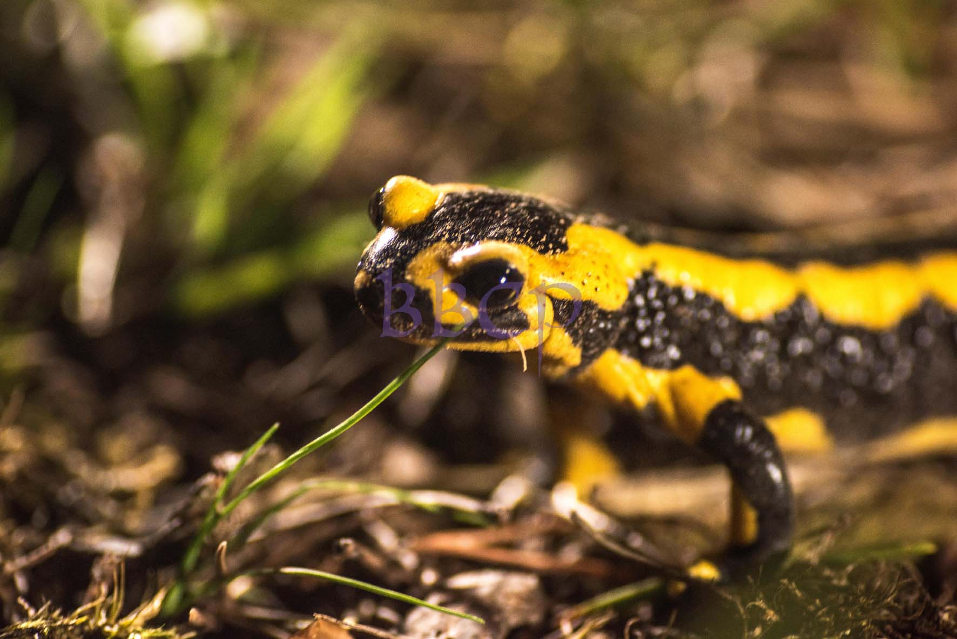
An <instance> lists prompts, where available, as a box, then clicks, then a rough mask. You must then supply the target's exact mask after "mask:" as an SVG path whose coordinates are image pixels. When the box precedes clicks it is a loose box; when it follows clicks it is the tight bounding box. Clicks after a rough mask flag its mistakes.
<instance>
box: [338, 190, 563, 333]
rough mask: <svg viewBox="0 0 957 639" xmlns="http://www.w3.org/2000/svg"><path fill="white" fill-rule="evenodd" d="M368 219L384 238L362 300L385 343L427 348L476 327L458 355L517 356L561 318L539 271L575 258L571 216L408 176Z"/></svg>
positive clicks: (363, 264)
mask: <svg viewBox="0 0 957 639" xmlns="http://www.w3.org/2000/svg"><path fill="white" fill-rule="evenodd" d="M369 217H370V219H371V220H372V222H373V224H375V225H376V227H377V228H378V229H379V233H378V235H377V236H376V238H375V239H374V240H373V241H372V242H371V243H370V244H369V246H368V247H367V248H366V250H365V251H364V252H363V254H362V258H361V260H360V262H359V266H358V271H357V275H356V281H355V290H356V299H357V300H358V302H359V306H360V308H361V309H362V312H363V313H364V314H365V315H366V316H367V317H368V318H369V319H370V320H371V321H373V322H374V323H376V325H378V326H379V327H381V330H382V332H383V334H384V335H389V336H392V337H401V338H403V339H406V340H409V341H414V342H420V343H427V342H430V341H432V340H434V339H435V338H436V337H441V336H444V335H446V334H448V333H443V327H444V328H445V329H451V328H453V327H455V326H457V325H459V324H460V323H461V322H462V321H463V320H469V319H471V320H474V321H472V323H471V324H470V325H469V326H468V328H466V329H465V331H464V332H463V333H462V334H461V335H459V336H457V337H456V338H455V340H454V343H453V344H452V346H453V347H455V346H459V347H460V348H468V349H471V350H490V351H514V350H518V349H519V348H534V347H536V346H538V345H539V344H540V343H541V342H542V341H544V340H545V339H547V337H548V334H549V332H550V328H549V324H550V323H551V319H552V313H553V310H552V300H551V298H550V297H549V295H548V294H543V293H544V292H545V290H546V289H544V288H542V287H543V285H547V284H550V283H552V279H550V277H549V276H550V274H549V273H545V272H543V269H542V268H541V266H540V265H539V263H538V262H539V257H540V256H541V255H548V254H550V253H552V254H554V253H559V252H561V251H563V250H565V249H566V248H567V245H566V243H565V237H564V234H565V229H566V228H567V227H568V226H569V224H570V218H569V217H568V216H566V215H565V214H564V213H563V212H561V211H558V210H556V209H555V208H554V207H553V206H550V205H547V204H545V203H544V202H542V201H540V200H537V199H535V198H531V197H528V196H524V195H519V194H514V193H506V192H502V191H497V190H495V191H493V190H490V189H487V188H483V187H479V186H472V185H457V184H455V185H436V186H433V185H429V184H426V183H424V182H420V181H419V180H415V179H414V178H408V177H404V176H400V177H396V178H393V179H392V180H390V181H389V182H388V183H387V184H386V185H385V186H384V187H383V188H382V189H380V190H379V191H378V192H376V194H374V195H373V197H372V199H371V201H370V204H369ZM535 291H538V293H536V292H535ZM549 292H552V293H554V292H555V291H549ZM410 293H411V294H412V300H411V302H410V301H409V300H408V299H407V297H408V294H410ZM407 304H408V305H407ZM440 307H441V309H442V311H443V312H442V313H441V317H440V319H441V322H440V323H436V321H435V319H436V315H437V313H436V309H438V308H440ZM390 311H391V312H390Z"/></svg>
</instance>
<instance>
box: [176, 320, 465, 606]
mask: <svg viewBox="0 0 957 639" xmlns="http://www.w3.org/2000/svg"><path fill="white" fill-rule="evenodd" d="M446 342H448V338H446V339H444V340H442V341H440V342H439V343H438V344H436V345H435V346H433V347H432V348H430V349H429V350H428V352H426V353H425V354H424V355H422V356H421V357H419V358H418V359H416V360H415V361H414V362H412V364H410V365H409V366H408V368H406V369H405V370H404V371H403V372H402V373H401V374H399V375H398V376H397V377H396V378H395V379H393V380H392V381H391V382H390V383H389V384H388V385H386V386H385V388H383V389H382V390H381V391H379V392H378V393H377V394H376V396H375V397H373V398H372V399H371V400H369V401H368V402H366V403H365V405H363V406H362V408H360V409H359V410H357V411H356V412H355V413H353V414H352V415H351V416H349V417H348V418H347V419H346V420H344V421H342V422H340V423H339V424H337V425H336V426H335V427H333V428H331V429H329V430H328V431H326V432H325V433H323V434H322V435H320V436H319V437H317V438H316V439H314V440H312V441H311V442H309V443H308V444H306V445H305V446H303V447H301V448H300V449H299V450H297V451H296V452H294V453H292V454H291V455H289V456H288V457H286V458H285V459H284V460H282V461H281V462H279V463H278V464H276V465H275V466H273V467H272V468H270V469H269V470H267V471H266V472H265V473H263V474H262V475H260V476H259V477H257V478H256V479H254V480H253V481H252V482H250V483H249V484H248V485H247V486H246V487H245V488H243V490H241V491H240V492H239V494H238V495H237V496H236V497H235V498H233V499H232V500H231V501H230V502H229V503H227V504H226V505H225V506H222V507H221V508H220V507H219V505H220V504H221V503H222V499H223V498H224V496H225V493H226V490H227V489H228V488H229V484H230V483H232V481H233V479H235V474H236V473H237V472H238V470H239V469H240V468H241V467H242V466H243V465H244V464H245V463H246V461H248V459H249V458H250V457H251V456H252V455H253V454H254V453H255V452H256V451H257V450H259V448H261V447H262V445H263V444H265V443H266V441H268V440H269V438H270V437H271V436H272V434H273V433H274V432H275V430H276V428H277V425H274V426H273V427H272V428H270V429H269V430H268V431H266V433H264V434H263V436H262V437H260V438H259V439H258V440H257V441H256V443H254V444H253V445H252V446H250V447H249V448H248V449H247V450H246V452H245V453H243V456H242V458H240V460H239V463H237V465H236V467H234V468H233V471H231V472H230V474H229V475H227V477H226V479H224V482H223V484H224V485H221V486H220V488H219V490H218V491H217V493H216V498H215V499H214V501H213V504H212V505H211V506H210V508H209V510H207V511H206V516H205V518H204V520H203V523H202V524H201V526H200V529H199V531H198V532H197V534H196V537H194V539H193V541H192V542H191V543H190V546H189V548H188V549H187V551H186V553H185V554H184V555H183V559H182V561H181V562H180V576H179V578H178V579H177V581H176V582H175V583H174V584H173V585H172V586H171V587H170V589H169V592H168V593H167V596H166V598H165V600H164V602H163V614H165V615H167V616H172V615H175V614H177V613H178V612H180V611H181V610H182V609H183V608H184V607H185V605H187V603H188V599H189V595H188V593H187V592H186V579H187V578H188V577H189V576H190V574H191V573H192V572H193V571H194V570H195V569H196V566H197V565H198V563H199V556H200V552H201V551H202V547H203V544H204V543H205V542H206V539H207V537H208V536H209V534H210V533H211V532H212V530H213V529H214V528H215V527H216V524H218V523H219V522H220V521H222V520H223V519H224V518H226V517H228V516H229V514H230V513H232V511H233V510H235V509H236V507H237V506H239V505H240V504H241V503H242V502H243V501H244V500H246V499H247V498H248V497H249V496H250V495H252V494H254V493H255V492H257V491H259V490H261V489H262V488H264V487H265V486H266V485H268V484H269V483H270V482H271V481H272V480H274V479H275V478H276V477H278V476H279V475H281V474H282V473H284V472H285V471H287V470H289V469H290V468H291V467H292V466H293V465H294V464H295V463H296V462H298V461H299V460H300V459H302V458H303V457H305V456H306V455H309V454H310V453H312V452H315V451H316V450H318V449H319V448H322V447H323V446H325V445H326V444H328V443H329V442H331V441H332V440H333V439H335V438H337V437H339V436H340V435H342V434H343V433H345V432H346V431H348V430H349V429H350V428H352V427H353V426H355V425H356V424H357V423H358V422H359V421H361V420H362V418H363V417H365V416H366V415H368V414H369V413H371V412H372V411H373V410H374V409H375V408H376V407H377V406H378V405H379V404H381V403H382V402H383V401H385V400H386V398H388V397H389V396H390V395H392V393H394V392H395V391H396V390H398V389H399V387H401V386H402V384H404V383H405V381H406V380H407V379H409V377H411V376H412V375H414V374H415V372H416V371H418V370H419V369H420V368H422V366H423V365H424V364H425V363H426V362H427V361H429V360H430V359H431V358H432V357H434V356H435V354H436V353H438V352H439V351H440V350H441V349H442V348H443V347H444V346H445V344H446ZM227 481H228V482H229V483H227Z"/></svg>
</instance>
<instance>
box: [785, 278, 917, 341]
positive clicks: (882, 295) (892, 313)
mask: <svg viewBox="0 0 957 639" xmlns="http://www.w3.org/2000/svg"><path fill="white" fill-rule="evenodd" d="M797 276H798V278H799V280H800V282H801V290H802V291H803V292H804V293H805V294H806V295H807V296H808V298H809V299H810V300H811V302H812V303H813V304H814V306H815V308H817V309H819V310H820V311H821V314H822V315H824V316H825V317H827V318H828V319H830V320H831V321H834V322H837V323H838V324H845V325H861V326H866V327H868V328H872V329H877V330H880V329H882V328H884V329H886V328H891V327H892V326H894V325H895V324H897V323H898V322H900V320H901V318H903V317H904V316H906V315H908V314H910V313H913V312H914V311H915V310H917V307H918V306H920V302H921V299H923V297H924V296H925V295H927V294H928V293H930V290H929V287H928V286H927V282H926V281H925V280H924V278H923V277H921V273H920V269H919V268H917V267H915V266H914V265H913V264H906V263H904V262H899V261H886V262H877V263H875V264H868V265H867V266H857V267H853V268H845V267H841V266H834V265H832V264H826V263H824V262H809V263H807V264H802V265H801V266H800V267H799V268H798V271H797Z"/></svg>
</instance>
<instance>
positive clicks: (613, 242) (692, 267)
mask: <svg viewBox="0 0 957 639" xmlns="http://www.w3.org/2000/svg"><path fill="white" fill-rule="evenodd" d="M422 203H425V204H422ZM370 217H371V219H372V220H373V223H374V224H376V226H377V227H378V228H379V229H380V233H379V235H378V236H377V238H376V240H375V241H373V242H372V243H371V244H370V245H369V247H368V248H367V249H366V251H365V252H364V253H363V256H362V259H361V261H360V263H359V268H358V274H357V277H356V296H357V299H358V301H359V304H360V306H361V308H362V310H363V311H364V313H365V314H366V315H367V316H369V318H370V319H372V320H373V321H374V322H376V323H377V324H378V325H380V326H381V327H382V328H383V331H384V332H385V331H388V330H389V329H393V330H395V331H401V332H402V333H403V335H402V336H403V337H404V338H405V339H408V340H410V341H414V342H424V343H428V342H430V341H434V338H435V330H436V324H435V323H434V320H435V317H436V315H439V316H440V317H441V318H442V319H443V322H442V325H445V326H449V325H453V324H455V322H447V321H445V320H446V319H447V318H446V316H445V314H444V312H445V309H446V305H445V302H444V301H442V299H441V298H440V297H437V295H438V293H431V294H430V291H429V290H428V289H429V287H430V283H431V280H429V279H428V278H426V277H425V276H424V275H423V274H422V271H423V269H426V270H427V268H426V267H423V266H422V264H426V265H428V268H438V269H439V270H441V271H442V272H443V273H445V271H448V272H450V275H448V277H446V281H453V282H454V281H456V279H455V278H456V277H457V276H461V274H462V272H465V271H467V270H468V269H469V268H472V267H473V266H474V265H475V264H480V263H482V261H483V260H484V261H486V262H487V264H486V265H488V264H492V262H491V261H490V260H493V259H494V260H497V261H496V262H494V263H495V264H504V263H509V264H510V266H511V267H512V271H513V272H518V273H521V279H520V283H521V284H523V285H524V288H523V289H522V294H523V295H531V291H533V290H535V291H537V290H544V291H545V292H546V294H545V295H544V297H542V296H541V294H540V295H539V305H538V307H537V308H538V310H537V311H534V304H531V305H530V304H528V303H523V302H521V299H525V297H522V296H519V298H517V299H516V300H515V302H514V303H510V304H507V305H504V306H501V307H496V308H488V309H486V308H481V309H480V308H473V309H472V310H473V311H478V310H481V311H482V312H485V313H486V314H487V315H488V318H489V319H490V320H491V322H492V323H493V324H494V326H495V327H497V328H499V329H507V330H508V331H510V339H502V338H501V337H498V338H496V339H493V338H490V337H489V335H488V334H487V333H486V330H485V328H483V326H481V325H479V323H473V324H472V325H470V326H469V327H467V328H466V329H465V330H464V331H463V332H462V333H461V334H460V335H458V336H457V337H456V338H455V339H454V340H453V341H452V343H451V344H450V345H451V346H452V347H454V348H460V349H466V350H489V351H506V350H517V349H518V348H523V349H524V348H530V347H535V346H538V347H539V348H540V349H541V353H542V354H543V357H544V363H545V368H544V371H545V373H546V374H548V375H549V376H551V377H556V378H565V379H569V380H571V381H575V382H580V383H582V384H584V385H587V386H591V387H593V388H596V389H597V390H598V391H599V392H603V393H604V394H606V395H607V396H608V397H609V398H611V399H614V400H616V401H619V402H623V403H625V404H627V405H630V406H631V407H632V408H634V409H635V410H636V411H637V412H638V413H639V414H641V415H642V416H650V417H652V418H655V417H656V418H657V419H658V420H659V421H660V422H661V423H662V424H663V425H664V426H665V427H666V428H669V429H671V430H672V431H673V432H675V433H676V434H677V435H678V436H679V437H681V438H683V439H684V440H685V441H687V442H688V443H690V444H692V445H695V446H697V447H699V448H701V449H702V450H704V451H706V452H708V453H710V454H711V455H712V456H714V457H715V458H716V459H717V460H719V461H720V462H721V463H723V464H724V465H725V466H727V468H728V469H729V471H730V474H731V477H732V480H733V482H734V485H735V486H736V488H737V491H738V494H739V495H740V496H742V497H743V500H744V503H745V506H746V507H745V508H743V509H741V508H739V509H738V510H739V511H740V512H743V513H745V515H742V517H744V518H745V519H747V514H748V512H749V511H750V513H751V514H753V519H754V524H755V525H750V526H749V525H748V523H747V522H746V521H743V520H742V521H738V522H736V524H737V529H738V531H739V534H738V535H737V536H735V535H733V540H732V541H733V542H734V543H736V544H738V547H737V548H736V553H735V554H736V556H737V557H738V559H739V560H742V561H743V562H744V563H745V564H754V563H756V562H758V561H761V560H764V559H767V558H770V557H773V556H777V555H780V554H781V553H783V552H785V551H786V550H787V549H788V548H789V546H790V543H791V538H792V535H793V527H794V510H793V503H792V502H793V499H792V495H791V489H790V485H789V482H788V478H787V472H786V467H785V463H784V460H783V458H782V455H781V451H780V447H779V445H778V442H777V441H776V439H775V435H774V434H772V432H771V429H770V428H769V426H771V427H773V426H774V423H775V421H774V416H775V415H776V414H779V413H782V412H783V411H787V410H790V409H795V408H803V409H807V410H808V411H810V413H812V414H813V415H814V416H815V418H816V419H819V423H822V424H824V426H821V428H825V429H826V433H825V438H826V439H833V440H837V441H841V440H860V439H862V438H867V437H873V436H877V435H882V434H886V433H888V432H891V431H893V430H896V429H902V428H905V427H907V426H908V425H911V424H914V423H916V422H919V421H921V420H924V419H927V418H931V417H935V416H954V415H957V392H955V390H957V383H955V378H957V291H955V288H954V287H957V219H955V220H953V222H952V223H951V224H948V225H945V226H944V227H943V228H940V229H938V232H937V233H935V234H934V236H933V237H930V238H925V239H923V240H921V238H919V237H908V238H907V241H903V240H902V239H901V237H900V236H898V237H891V239H890V240H888V241H887V242H885V243H884V244H883V245H881V244H880V243H879V242H876V243H872V245H870V246H863V247H849V248H848V247H841V246H839V245H836V244H832V245H829V246H828V247H826V248H819V247H814V246H810V247H808V248H807V251H806V255H807V259H804V258H802V255H801V250H795V249H794V246H799V245H800V244H799V243H795V242H789V243H788V248H787V250H782V251H779V252H778V253H775V252H773V251H771V250H770V249H769V248H768V246H769V244H768V242H763V243H761V244H760V249H756V250H755V251H751V252H750V254H749V252H748V250H747V245H743V244H742V245H737V244H735V245H728V244H727V243H726V242H725V243H724V244H722V243H721V242H719V241H714V240H710V241H709V242H708V245H709V246H711V247H712V248H713V247H717V246H724V249H723V250H721V251H703V250H699V249H695V248H692V247H689V246H683V245H680V244H677V243H676V242H675V241H670V240H676V239H677V238H679V237H680V236H681V234H680V233H678V234H672V233H670V232H668V231H664V230H662V229H645V230H643V231H639V232H638V233H634V232H628V233H627V236H626V234H625V233H624V232H623V231H621V230H620V228H617V227H613V226H612V225H611V223H610V222H609V221H608V220H606V219H603V218H589V217H585V216H581V215H576V214H574V213H573V212H571V211H570V210H568V209H567V208H565V207H563V206H561V205H555V204H552V203H549V202H546V201H544V200H541V199H538V198H534V197H531V196H527V195H523V194H517V193H511V192H507V191H499V190H495V189H488V188H485V187H475V186H468V185H438V186H431V185H428V184H425V183H423V182H419V181H417V180H414V179H413V178H405V177H398V178H393V180H390V182H389V183H388V184H387V185H386V186H385V187H383V189H382V190H380V191H379V192H378V193H377V194H376V195H375V196H374V197H373V200H372V202H371V204H370ZM665 240H669V241H665ZM875 247H877V248H875ZM882 247H883V248H885V249H886V252H887V253H888V254H890V255H891V256H892V257H893V260H891V259H889V258H888V259H884V258H881V259H882V260H883V261H881V262H879V263H877V264H874V265H873V267H872V265H869V264H868V263H867V262H866V260H868V259H877V258H878V257H879V255H882V253H881V250H880V249H881V248H882ZM948 247H949V248H948ZM923 251H929V252H930V253H929V254H930V257H928V258H926V259H925V258H924V257H922V252H923ZM754 255H757V256H759V257H760V261H755V260H754V259H752V258H753V256H754ZM822 257H831V258H834V259H833V260H832V263H839V264H841V265H842V266H841V267H840V268H837V269H834V267H833V266H832V263H826V262H823V261H822ZM811 260H813V263H812V262H811ZM512 262H514V264H512ZM848 264H851V265H854V266H853V268H846V267H847V265H848ZM805 265H809V269H810V270H808V271H807V273H808V274H805V271H802V268H803V266H805ZM815 267H818V268H817V271H814V270H813V269H814V268H815ZM821 269H823V272H825V273H828V274H831V273H833V278H834V280H835V281H836V282H837V284H836V286H837V288H835V289H832V288H831V281H830V280H829V278H828V277H824V278H820V277H817V278H815V276H814V273H815V272H817V273H820V272H822V270H821ZM450 278H451V279H450ZM465 279H469V278H465ZM472 279H473V280H474V279H476V278H472ZM477 279H478V280H487V279H488V278H487V277H484V276H483V277H482V278H477ZM493 279H494V278H493ZM566 280H567V282H566V283H567V284H568V285H570V286H572V287H574V288H575V291H576V294H575V295H573V296H571V297H569V296H568V295H563V294H560V292H556V291H555V290H553V289H547V288H546V289H541V287H542V286H545V285H549V284H551V285H554V283H555V282H565V281H566ZM503 281H504V280H503ZM441 282H442V278H441V277H440V278H439V283H441ZM399 285H404V286H405V287H406V291H399V290H398V288H396V287H397V286H399ZM894 286H899V287H900V293H899V294H898V293H897V292H896V291H895V290H894V289H893V287H894ZM393 289H394V290H393ZM835 290H836V291H838V294H834V291H835ZM407 293H408V298H409V299H405V297H406V294H407ZM467 293H468V294H469V295H468V297H469V299H472V300H473V301H474V300H476V299H478V298H479V297H481V295H482V293H484V291H468V292H467ZM815 299H816V300H819V301H818V302H815V301H813V300H815ZM406 301H408V303H409V304H408V306H406V307H404V310H405V311H412V312H413V313H417V317H414V316H413V315H410V313H409V312H394V311H396V309H397V307H398V306H399V305H400V303H404V302H406ZM439 303H441V304H442V305H443V307H442V312H437V311H436V308H435V307H436V305H437V304H439ZM546 316H547V319H548V322H545V323H544V324H543V323H542V319H543V317H546ZM846 318H851V319H850V320H847V319H846ZM416 320H421V321H416ZM845 320H846V321H845ZM545 325H548V326H550V327H551V326H554V327H556V328H549V329H543V328H542V327H543V326H545ZM536 327H537V328H538V333H537V334H536ZM486 328H487V325H486ZM513 344H514V346H513ZM948 423H950V422H948ZM953 423H954V424H957V421H954V422H953ZM802 428H805V427H804V426H801V425H800V424H799V425H798V427H797V436H798V437H801V436H802V433H801V429H802ZM807 428H811V426H810V425H808V426H807ZM794 435H795V429H794V428H792V430H791V433H790V435H789V437H793V436H794ZM749 528H750V530H749ZM742 530H745V531H747V533H746V534H745V537H744V538H741V532H740V531H742Z"/></svg>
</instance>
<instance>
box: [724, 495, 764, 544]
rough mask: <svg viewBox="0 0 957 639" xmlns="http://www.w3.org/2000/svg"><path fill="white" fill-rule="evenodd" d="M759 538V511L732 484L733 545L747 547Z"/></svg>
mask: <svg viewBox="0 0 957 639" xmlns="http://www.w3.org/2000/svg"><path fill="white" fill-rule="evenodd" d="M757 538H758V511H756V510H755V509H754V507H753V506H752V505H751V504H749V503H748V500H747V499H746V498H745V496H744V493H742V492H741V489H739V488H738V485H737V484H735V483H734V482H732V483H731V543H732V544H733V545H735V546H747V545H748V544H750V543H752V542H753V541H754V540H755V539H757Z"/></svg>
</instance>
